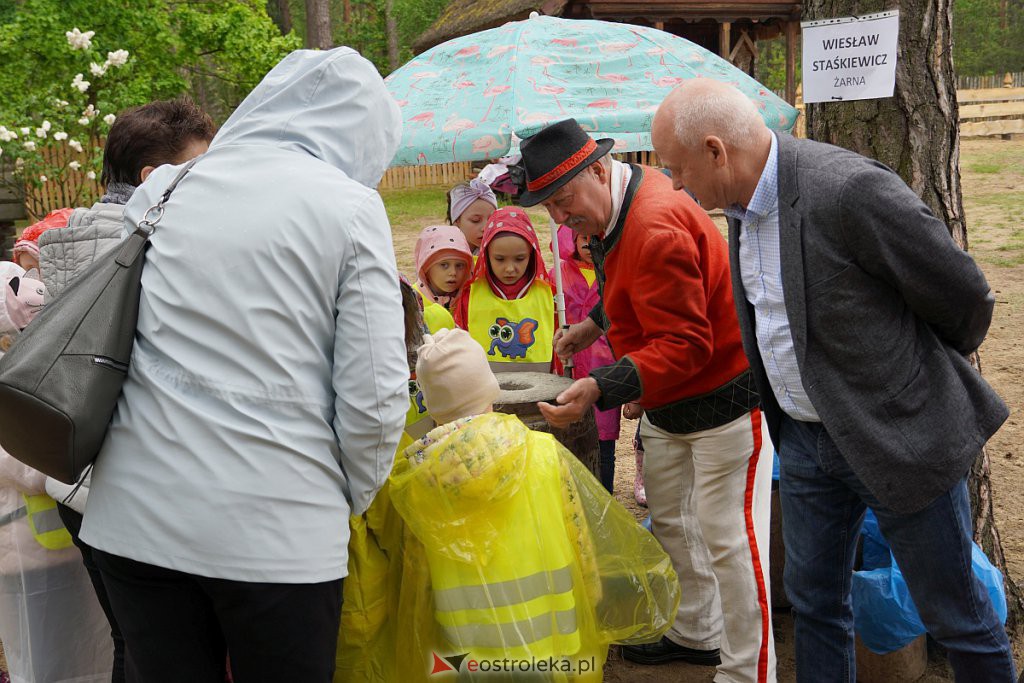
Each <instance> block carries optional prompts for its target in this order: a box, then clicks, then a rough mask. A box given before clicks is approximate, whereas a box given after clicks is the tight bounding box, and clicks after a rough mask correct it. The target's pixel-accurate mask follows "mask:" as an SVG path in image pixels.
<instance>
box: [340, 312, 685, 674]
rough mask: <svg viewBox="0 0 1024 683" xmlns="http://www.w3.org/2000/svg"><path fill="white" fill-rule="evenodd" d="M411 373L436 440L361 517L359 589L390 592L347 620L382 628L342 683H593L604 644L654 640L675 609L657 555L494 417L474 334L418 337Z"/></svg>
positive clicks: (570, 464)
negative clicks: (364, 523) (368, 586)
mask: <svg viewBox="0 0 1024 683" xmlns="http://www.w3.org/2000/svg"><path fill="white" fill-rule="evenodd" d="M416 371H417V377H418V379H419V382H420V386H421V388H422V391H423V395H424V399H425V403H426V406H427V409H428V410H429V411H430V413H431V415H432V416H433V417H434V419H435V421H436V422H438V423H439V424H441V426H439V427H437V428H435V429H433V430H432V431H430V432H429V433H428V434H427V435H426V436H424V437H422V438H420V439H417V440H416V441H414V442H412V443H411V444H410V445H408V446H407V447H406V448H405V449H404V450H401V451H400V453H399V456H398V458H396V464H395V468H394V470H393V473H392V476H391V479H390V482H389V484H388V486H387V487H386V488H385V490H384V491H383V497H380V496H379V497H378V499H377V500H376V501H375V502H374V506H373V507H372V508H371V511H370V513H368V517H367V519H368V520H369V525H370V526H371V527H373V528H375V529H380V530H381V533H380V534H379V535H378V536H377V537H376V541H375V542H374V545H373V547H369V548H368V550H369V551H371V552H372V553H376V556H377V557H378V559H379V560H380V563H379V571H377V572H369V571H367V572H364V574H367V576H365V577H363V579H364V580H362V583H369V582H373V581H377V582H380V583H382V584H384V585H385V586H386V588H385V589H382V590H380V591H378V593H377V596H378V599H374V600H367V601H365V602H366V604H365V605H363V606H362V607H360V606H357V605H351V604H346V605H345V607H344V609H345V610H348V611H349V612H350V623H352V624H357V623H358V620H357V619H356V618H355V616H356V614H360V615H361V616H362V617H363V618H366V617H367V616H368V615H376V617H372V618H370V619H368V620H367V621H366V622H365V623H370V621H373V622H374V624H376V626H375V629H376V630H375V631H374V639H373V640H372V642H373V643H374V647H372V648H367V647H366V642H369V641H365V640H364V641H362V642H360V641H358V640H357V639H356V638H349V637H347V636H346V635H345V634H344V633H343V636H342V642H341V647H340V650H339V671H338V674H337V675H336V680H367V681H399V680H400V681H403V682H405V681H427V680H440V679H439V678H431V674H432V673H433V674H441V673H445V672H449V673H451V678H452V679H456V674H455V673H452V672H458V674H457V680H467V679H473V678H475V677H476V675H484V680H487V681H490V680H515V681H521V680H543V681H599V680H601V676H602V674H601V671H602V668H603V665H604V661H605V658H606V656H607V648H608V645H609V644H610V643H612V642H630V643H633V642H647V641H652V640H657V639H658V638H659V637H660V635H661V634H662V633H663V632H664V631H665V630H666V629H667V628H668V627H669V625H670V624H671V622H672V619H673V615H674V614H675V608H676V606H677V604H678V600H679V592H678V582H677V580H676V577H675V573H674V572H673V570H672V566H671V563H670V562H669V560H668V557H667V556H666V555H665V553H664V551H663V550H662V549H661V547H660V546H659V545H658V543H657V541H655V540H654V538H653V537H652V536H651V535H650V534H649V533H647V532H646V531H644V530H643V529H641V528H640V526H639V525H638V524H637V523H636V521H635V520H634V519H633V517H632V516H631V515H630V514H629V513H628V512H627V511H626V510H625V509H624V508H622V507H621V506H620V505H619V504H618V503H617V502H615V501H614V500H613V499H612V498H611V497H610V496H609V495H608V494H607V492H606V491H605V490H604V489H603V487H602V486H601V484H600V483H599V482H598V481H597V480H596V479H594V477H593V475H591V474H590V472H589V471H587V470H586V468H585V467H583V465H582V464H581V463H579V462H578V461H577V460H576V459H575V458H574V457H573V456H572V455H571V454H570V453H569V452H568V451H566V450H565V449H564V448H563V447H561V446H560V445H559V444H558V443H557V442H556V441H555V440H554V438H553V437H551V436H550V435H548V434H541V433H537V432H532V431H530V430H529V429H527V428H526V427H525V426H524V425H523V424H522V423H521V422H520V421H519V420H518V418H516V417H514V416H510V415H502V414H497V413H492V412H491V404H492V403H493V401H494V400H495V399H496V398H497V395H498V387H497V382H496V380H495V379H494V377H493V375H492V374H491V372H490V371H489V369H488V366H487V361H486V357H485V356H484V353H483V350H482V349H481V347H480V346H479V345H478V344H476V343H475V342H474V341H473V340H472V338H471V337H470V336H469V335H468V333H466V332H464V331H462V330H455V331H447V330H444V331H440V332H439V333H438V334H436V335H434V336H433V337H431V336H427V337H426V338H425V343H424V345H423V346H421V347H420V349H419V359H418V361H417V366H416ZM371 513H372V514H371ZM396 513H397V514H396ZM378 514H379V519H376V520H374V519H371V518H372V517H373V516H374V515H378ZM598 528H599V529H600V533H597V530H598ZM381 577H385V578H383V579H382V578H381ZM353 580H354V581H355V582H357V583H359V582H360V581H361V579H360V577H359V576H358V575H357V574H356V573H354V574H352V575H350V577H349V579H348V580H347V581H346V583H347V584H349V585H351V584H350V582H352V581H353ZM348 588H349V586H348V585H347V586H346V600H348V596H349V590H348ZM370 603H373V604H372V605H371V604H370ZM370 607H373V609H369V608H370ZM344 623H345V617H344V616H343V630H344ZM346 641H347V642H346ZM371 650H372V652H371Z"/></svg>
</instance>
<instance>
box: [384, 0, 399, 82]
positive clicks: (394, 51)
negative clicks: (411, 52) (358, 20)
mask: <svg viewBox="0 0 1024 683" xmlns="http://www.w3.org/2000/svg"><path fill="white" fill-rule="evenodd" d="M384 26H385V28H386V29H387V30H386V32H387V34H388V67H390V70H391V71H394V70H395V69H397V68H398V67H400V66H401V63H400V62H399V61H398V22H397V21H395V0H384Z"/></svg>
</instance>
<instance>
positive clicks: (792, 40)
mask: <svg viewBox="0 0 1024 683" xmlns="http://www.w3.org/2000/svg"><path fill="white" fill-rule="evenodd" d="M796 27H797V23H796V22H795V21H793V20H790V21H787V22H786V101H787V102H789V103H790V104H796V37H797V36H796Z"/></svg>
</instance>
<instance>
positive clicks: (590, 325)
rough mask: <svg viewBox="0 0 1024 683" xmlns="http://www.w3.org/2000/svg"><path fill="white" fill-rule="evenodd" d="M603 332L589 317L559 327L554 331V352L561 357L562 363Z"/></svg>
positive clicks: (595, 339)
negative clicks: (564, 327) (561, 327)
mask: <svg viewBox="0 0 1024 683" xmlns="http://www.w3.org/2000/svg"><path fill="white" fill-rule="evenodd" d="M602 334H604V332H603V330H602V329H601V328H600V327H598V326H597V323H595V322H594V321H593V320H591V319H590V318H584V319H583V321H582V322H578V323H576V324H574V325H569V329H567V330H563V329H559V330H558V331H557V332H555V341H554V344H555V354H556V355H557V356H558V357H559V358H560V359H562V363H563V364H564V363H565V362H566V361H567V360H568V359H569V356H571V355H573V354H574V353H579V352H580V351H582V350H583V349H585V348H587V347H588V346H590V345H591V344H593V343H594V342H596V341H597V340H598V339H600V337H601V335H602Z"/></svg>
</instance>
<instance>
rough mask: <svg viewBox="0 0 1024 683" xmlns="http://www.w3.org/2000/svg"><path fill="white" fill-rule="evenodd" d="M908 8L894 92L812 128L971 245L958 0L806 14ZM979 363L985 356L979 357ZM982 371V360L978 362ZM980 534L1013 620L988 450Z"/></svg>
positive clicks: (825, 8)
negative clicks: (899, 186)
mask: <svg viewBox="0 0 1024 683" xmlns="http://www.w3.org/2000/svg"><path fill="white" fill-rule="evenodd" d="M894 8H895V9H899V11H900V33H899V39H898V40H897V57H896V89H895V91H894V93H893V96H892V97H891V98H885V99H877V100H859V101H851V102H836V103H820V104H811V105H808V106H807V135H808V137H810V138H811V139H813V140H820V141H822V142H828V143H831V144H834V145H838V146H840V147H845V148H847V149H851V150H853V151H855V152H858V153H860V154H863V155H864V156H867V157H871V158H873V159H877V160H878V161H881V162H882V163H884V164H885V165H887V166H889V167H890V168H892V169H894V170H895V171H896V172H897V173H899V174H900V176H901V177H902V178H903V180H904V181H906V183H907V184H908V185H909V186H910V187H911V188H912V189H913V190H914V192H916V193H917V194H918V196H920V197H921V198H922V200H923V201H924V203H925V204H927V205H928V207H929V208H930V209H931V210H932V212H933V213H934V214H935V215H936V216H937V217H939V218H940V219H942V220H943V221H945V223H946V225H947V227H948V228H949V231H950V233H951V234H952V236H953V239H954V240H956V242H957V244H959V245H960V246H961V247H963V248H964V249H967V247H968V240H967V224H966V221H965V218H964V210H963V196H962V194H961V186H960V167H959V164H960V133H959V129H958V127H957V123H958V121H957V120H958V108H957V101H956V78H955V75H954V72H953V60H952V54H953V43H952V23H953V22H952V15H953V0H898V1H897V2H895V3H893V1H892V0H808V1H807V2H805V3H804V13H803V18H804V19H805V20H814V19H828V18H833V17H842V16H851V15H861V14H870V13H873V12H880V11H884V10H890V9H894ZM976 364H977V361H976ZM978 368H979V371H980V365H979V366H978ZM968 489H969V491H970V495H971V510H972V518H973V529H974V539H975V541H976V542H977V543H978V545H980V546H981V547H982V549H983V550H984V551H985V553H986V554H987V555H988V557H989V558H990V559H991V560H992V562H993V564H995V565H996V566H997V567H998V568H999V569H1000V571H1002V572H1003V576H1004V577H1005V580H1006V588H1007V598H1008V602H1009V606H1010V617H1009V621H1008V623H1007V626H1008V627H1015V626H1016V624H1018V623H1024V622H1021V621H1020V620H1021V617H1022V616H1024V601H1022V598H1021V593H1020V590H1019V589H1018V587H1017V585H1016V583H1015V582H1014V581H1013V580H1012V579H1011V577H1010V576H1009V575H1008V574H1007V569H1006V558H1005V556H1004V554H1003V548H1002V543H1001V542H1000V538H999V531H998V529H997V526H996V520H995V519H994V517H993V508H992V484H991V478H990V469H989V459H988V454H987V453H986V452H985V451H984V450H983V451H982V453H981V454H980V455H979V456H978V459H977V461H976V462H975V463H974V466H973V467H972V468H971V472H970V475H969V478H968Z"/></svg>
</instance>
